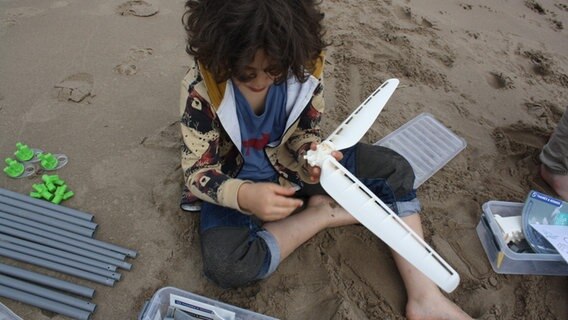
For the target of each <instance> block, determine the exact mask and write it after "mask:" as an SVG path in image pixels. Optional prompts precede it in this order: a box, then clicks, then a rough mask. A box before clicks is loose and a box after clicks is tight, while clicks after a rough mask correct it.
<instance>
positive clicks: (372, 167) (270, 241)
mask: <svg viewBox="0 0 568 320" xmlns="http://www.w3.org/2000/svg"><path fill="white" fill-rule="evenodd" d="M342 153H343V159H342V160H341V161H340V163H341V164H342V165H343V166H344V167H345V168H346V169H347V170H349V171H350V172H351V173H353V174H354V175H355V176H357V177H359V179H360V181H361V182H362V183H363V184H365V186H367V188H369V190H371V191H372V192H373V193H374V194H375V195H376V196H377V197H379V198H380V199H381V200H382V201H383V202H385V203H386V204H387V205H389V206H390V208H391V209H392V210H393V211H394V212H395V213H396V214H397V215H398V216H399V217H404V216H409V215H412V214H415V213H417V212H419V211H420V201H419V200H418V199H417V198H416V190H414V189H412V185H413V183H414V173H413V172H412V169H411V167H410V164H408V162H407V161H406V160H405V159H404V158H402V157H401V158H402V159H400V158H397V156H398V157H400V155H398V154H397V153H395V152H394V151H392V150H390V149H386V148H383V147H378V146H371V145H363V144H358V145H356V146H354V147H351V148H348V149H345V150H342ZM393 157H394V158H393ZM369 158H372V161H369ZM397 171H398V173H397ZM409 172H410V173H409ZM409 174H411V176H409ZM381 176H386V177H381ZM274 181H276V177H275V179H274ZM316 194H325V191H324V190H323V188H321V186H319V185H318V184H316V185H306V186H304V188H302V189H300V190H299V191H298V192H297V196H298V197H309V196H312V195H316ZM200 217H201V218H200V228H199V230H200V233H201V234H204V233H205V232H206V231H210V230H213V229H215V228H246V229H248V238H247V239H246V241H247V244H245V245H252V244H254V243H255V242H258V241H262V242H264V244H265V245H263V248H265V249H264V250H256V251H255V254H256V255H262V254H264V256H262V257H260V256H259V257H248V258H250V259H251V261H256V262H257V263H261V264H262V265H261V266H260V267H258V266H256V269H255V270H259V271H258V274H257V275H256V276H255V277H254V279H250V280H251V281H252V280H258V279H263V278H266V277H268V276H269V275H270V274H272V273H273V272H274V271H275V270H276V268H277V266H278V264H279V263H280V248H279V247H278V243H277V241H276V239H275V238H274V236H273V235H272V234H271V233H269V232H268V231H266V230H264V229H263V228H262V225H263V222H262V221H260V220H259V219H258V218H256V217H255V216H250V215H245V214H243V213H241V212H239V211H237V210H235V209H231V208H227V207H222V206H218V205H215V204H211V203H203V205H202V208H201V215H200ZM220 234H222V233H220ZM218 236H219V235H218ZM221 237H222V235H221ZM241 240H242V239H241ZM203 246H204V244H203V243H202V247H203ZM251 267H252V266H251Z"/></svg>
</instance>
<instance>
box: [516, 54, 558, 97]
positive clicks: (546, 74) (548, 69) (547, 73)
mask: <svg viewBox="0 0 568 320" xmlns="http://www.w3.org/2000/svg"><path fill="white" fill-rule="evenodd" d="M520 55H522V56H523V57H525V58H527V59H529V60H530V62H531V70H532V72H534V73H535V74H536V75H538V76H541V77H542V79H543V80H544V81H545V82H546V83H552V84H557V85H559V86H561V87H564V88H568V75H566V74H564V73H562V72H559V70H561V68H558V66H556V64H555V62H554V59H553V58H552V57H551V56H550V55H549V54H546V53H544V52H542V51H539V50H526V51H523V52H522V53H520Z"/></svg>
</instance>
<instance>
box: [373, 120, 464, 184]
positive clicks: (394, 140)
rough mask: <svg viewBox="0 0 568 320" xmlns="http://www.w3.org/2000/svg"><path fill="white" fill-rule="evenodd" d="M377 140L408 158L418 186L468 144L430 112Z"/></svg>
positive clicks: (381, 144) (377, 143) (379, 143)
mask: <svg viewBox="0 0 568 320" xmlns="http://www.w3.org/2000/svg"><path fill="white" fill-rule="evenodd" d="M375 144H376V145H380V146H383V147H387V148H389V149H393V150H394V151H396V152H398V153H400V154H401V155H402V156H403V157H404V158H405V159H406V160H408V162H409V163H410V165H411V166H412V169H414V175H415V176H416V179H415V180H414V188H415V189H416V188H418V187H419V186H420V185H421V184H422V183H424V182H425V181H426V180H428V179H429V178H430V177H431V176H433V175H434V173H436V172H437V171H438V170H440V169H441V168H442V167H444V166H445V165H446V164H447V163H448V162H449V161H450V160H452V158H454V157H455V156H456V155H457V154H458V153H460V151H462V150H463V149H465V147H466V145H467V143H466V141H465V140H464V139H463V138H461V137H458V136H457V135H456V134H455V133H453V132H452V131H451V130H450V129H448V128H446V127H445V126H444V125H443V124H442V123H440V122H439V121H438V120H436V119H435V118H434V116H433V115H431V114H429V113H422V114H420V115H418V116H417V117H415V118H414V119H412V120H410V121H408V122H407V123H405V124H404V125H402V126H401V127H400V128H398V129H396V130H395V131H393V132H391V133H389V134H388V135H387V136H386V137H384V138H382V139H381V140H379V141H378V142H376V143H375Z"/></svg>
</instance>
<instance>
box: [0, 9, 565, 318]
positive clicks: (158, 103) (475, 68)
mask: <svg viewBox="0 0 568 320" xmlns="http://www.w3.org/2000/svg"><path fill="white" fill-rule="evenodd" d="M148 2H150V3H151V4H153V5H154V6H155V7H156V8H158V9H159V12H158V13H157V14H155V15H153V16H149V17H136V16H128V15H124V16H123V15H120V14H118V13H117V7H118V6H119V5H120V4H121V3H123V2H121V1H111V0H93V1H79V0H65V1H54V0H43V1H39V0H2V1H0V137H1V139H0V151H1V155H2V158H5V157H8V156H10V155H11V154H12V153H13V152H14V151H15V150H14V149H15V144H16V142H18V141H21V142H24V143H26V144H28V145H30V146H33V147H36V148H41V149H43V150H45V151H48V152H52V153H64V154H66V155H67V156H68V157H69V159H70V162H69V164H68V165H67V166H66V167H64V168H63V169H61V170H59V171H58V172H57V173H58V174H59V175H60V176H61V177H62V178H63V179H65V180H66V181H67V182H68V184H69V187H70V188H71V189H72V190H73V191H74V192H75V194H76V195H75V197H74V198H72V199H71V200H69V201H67V202H66V203H65V205H66V206H69V207H72V208H76V209H79V210H81V211H85V212H89V213H92V214H94V215H95V222H97V223H98V224H99V228H98V231H97V232H96V235H95V237H96V238H97V239H100V240H104V241H107V242H111V243H115V244H119V245H122V246H125V247H129V248H132V249H135V250H138V252H139V256H138V257H137V258H136V259H131V260H129V262H132V263H133V265H134V267H133V269H132V270H131V271H124V272H123V279H122V280H121V281H119V282H117V284H116V285H115V286H114V287H112V288H110V287H105V286H102V285H98V284H93V283H92V282H89V281H82V280H78V279H77V278H74V277H62V278H64V279H67V280H71V281H74V282H77V283H81V284H85V285H90V286H93V287H94V288H95V289H96V292H97V293H96V296H95V298H94V299H93V302H94V303H96V304H97V305H98V309H97V311H96V312H95V314H94V317H93V319H135V318H136V317H137V315H138V312H139V311H140V309H141V308H142V305H143V303H144V301H145V300H147V299H149V298H150V297H151V296H152V294H153V293H154V292H155V291H156V290H158V289H159V288H161V287H164V286H174V287H178V288H181V289H184V290H188V291H192V292H195V293H198V294H201V295H205V296H208V297H211V298H214V299H219V300H221V301H224V302H228V303H231V304H234V305H237V306H239V307H243V308H249V309H251V310H254V311H256V312H260V313H266V314H269V315H272V316H274V317H278V318H282V319H403V318H404V305H405V300H406V296H405V291H404V288H403V285H402V281H401V279H400V277H399V276H398V272H397V270H396V268H395V265H394V262H393V259H392V257H391V254H390V253H389V250H388V247H387V246H385V245H384V244H383V243H382V242H381V241H380V240H378V239H377V238H376V237H374V236H372V235H371V234H370V233H369V232H368V231H366V230H365V229H364V228H363V227H361V226H352V227H346V228H338V229H334V230H329V231H325V232H321V233H320V234H318V235H317V236H316V237H315V238H313V239H312V240H310V241H309V242H308V243H307V244H305V245H304V246H303V247H301V248H300V249H299V250H298V251H297V252H295V253H294V254H292V255H291V256H290V257H289V258H288V259H287V260H286V261H285V262H284V263H283V264H282V265H281V266H280V267H279V269H278V271H277V272H276V273H275V274H274V275H273V276H272V277H271V278H269V279H268V280H265V281H262V282H260V283H257V284H254V285H251V286H249V287H246V288H242V289H238V290H222V289H219V288H217V287H215V286H214V285H213V284H212V283H210V282H208V281H207V279H206V278H205V277H204V276H203V275H202V272H201V268H202V262H201V258H200V250H199V241H198V240H199V239H198V235H197V232H196V227H197V225H198V218H197V216H196V215H191V214H187V213H184V212H182V211H181V210H179V209H178V200H179V194H180V190H181V170H180V167H179V159H178V154H179V151H178V144H179V135H178V124H177V123H176V122H177V121H178V112H179V111H178V95H179V82H180V79H181V78H182V76H183V75H184V72H185V70H186V66H187V64H188V62H189V60H188V59H189V58H188V57H187V55H186V53H185V51H184V46H185V44H184V33H183V29H182V25H181V22H180V19H181V13H182V11H183V1H180V0H176V1H166V0H152V1H148ZM323 8H324V11H325V13H326V23H327V27H328V28H327V30H328V33H327V36H328V39H329V40H331V41H332V42H333V44H332V46H331V47H330V48H329V52H328V60H327V64H326V73H325V75H326V94H327V95H326V102H327V106H328V108H327V113H326V115H325V117H324V119H325V120H324V121H323V128H324V130H325V132H326V133H330V132H331V131H332V130H333V129H334V128H335V127H336V126H337V125H338V124H339V123H340V122H341V121H342V120H343V119H344V118H345V117H346V116H347V115H348V114H349V113H350V112H351V110H353V109H354V108H355V107H356V106H358V105H359V103H360V102H361V101H363V100H364V99H365V98H366V96H367V95H368V94H369V93H371V92H372V91H373V90H374V89H375V88H376V87H377V86H378V85H380V83H382V82H383V81H384V80H386V79H388V78H393V77H395V78H399V79H400V81H401V85H400V87H399V89H398V90H397V91H396V92H395V94H394V96H393V98H392V99H391V101H390V102H389V104H388V105H387V107H386V108H385V110H384V111H383V112H382V113H381V115H380V117H379V119H378V120H377V122H376V124H375V125H374V126H373V127H372V128H371V129H370V130H369V132H368V134H367V135H366V136H365V138H364V140H365V141H367V142H375V141H377V140H379V139H380V138H381V137H383V136H385V135H386V134H388V133H390V132H392V131H393V130H395V129H396V128H398V127H399V126H401V125H402V124H404V123H405V122H407V121H409V120H411V119H412V118H414V117H415V116H417V115H419V114H420V113H422V112H428V113H431V114H433V115H434V116H435V118H436V119H438V120H440V121H441V122H442V123H443V124H445V125H446V126H447V127H449V128H451V129H452V130H453V131H454V132H455V133H456V134H458V135H459V136H461V137H463V138H464V139H465V140H466V141H467V144H468V145H467V148H466V149H465V150H464V151H462V152H461V153H460V154H459V155H458V156H457V157H456V158H454V159H453V160H452V161H451V162H450V163H449V164H447V165H446V166H445V167H444V168H443V169H442V170H441V171H439V172H438V173H437V174H436V175H434V176H433V177H432V178H430V179H429V180H428V181H427V182H426V183H425V184H424V185H423V186H421V187H420V188H419V189H418V195H419V197H420V199H421V200H422V202H423V207H424V210H423V213H422V219H423V221H424V228H425V234H426V239H427V241H428V242H429V243H431V244H432V246H433V247H434V248H435V249H436V250H438V252H439V253H440V254H441V255H442V256H443V257H444V258H445V259H446V260H447V261H448V262H449V263H450V264H451V265H452V266H454V268H455V269H456V270H457V271H458V272H459V273H460V276H461V279H462V282H461V284H460V286H459V287H458V289H457V290H455V291H454V292H453V293H451V294H449V297H450V299H452V300H453V301H455V302H456V303H457V304H458V305H460V306H462V307H463V309H464V310H465V311H467V312H468V313H469V314H471V315H472V316H474V317H479V318H484V319H566V318H567V317H568V304H567V303H566V301H568V289H567V288H568V281H567V278H566V277H548V276H516V275H500V274H496V273H495V272H494V271H493V270H492V268H491V266H490V264H489V262H488V260H487V257H486V255H485V253H484V251H483V248H482V247H481V244H480V242H479V239H478V237H477V234H476V232H475V227H476V225H477V223H478V222H479V218H480V215H481V206H482V205H483V204H484V203H485V202H487V201H490V200H503V201H516V202H522V201H523V200H524V197H525V195H526V194H527V192H528V191H529V190H530V188H531V187H530V184H529V177H530V176H532V175H533V173H534V172H535V168H536V165H537V155H538V152H539V149H540V147H541V146H542V145H543V144H544V143H545V142H546V139H547V137H548V135H549V134H550V133H551V132H552V130H553V128H554V126H555V124H556V122H557V121H558V119H559V118H560V115H561V113H562V111H563V110H564V109H565V107H566V105H567V104H568V57H567V54H568V31H567V30H566V28H567V25H568V6H567V5H566V3H565V2H563V1H559V0H551V1H544V0H536V1H511V0H509V1H507V0H498V1H489V0H481V1H473V0H460V1H454V0H446V1H441V0H433V1H418V0H407V1H404V0H374V1H371V0H344V1H339V0H324V2H323ZM64 80H67V82H63V81H64ZM69 81H71V82H69ZM62 82H63V83H62ZM69 84H71V85H72V86H76V87H77V89H76V91H74V92H73V93H72V94H71V95H70V94H69V93H70V92H69V91H65V90H64V91H60V92H57V90H61V88H59V89H58V88H55V86H59V87H66V86H67V87H68V86H69ZM58 96H59V99H58ZM66 98H69V99H71V100H68V101H61V100H66ZM81 99H82V100H81ZM73 100H81V101H80V102H75V101H73ZM39 181H40V179H39V177H34V178H32V179H20V180H14V179H9V178H7V177H6V176H5V175H1V176H0V187H2V188H6V189H10V190H13V191H17V192H21V193H28V192H29V191H31V186H32V184H34V183H38V182H39ZM0 259H1V260H2V262H5V261H6V259H4V258H0ZM7 263H10V264H17V263H15V262H14V261H12V260H9V261H7ZM18 265H19V264H18ZM32 269H33V270H41V269H39V268H32ZM50 274H53V275H56V274H55V273H50ZM58 276H59V275H58ZM0 300H1V301H2V303H5V304H6V305H7V306H8V307H10V308H12V309H13V310H14V311H15V312H16V313H18V314H19V315H21V316H22V317H23V318H24V319H63V318H64V317H61V316H55V315H54V314H52V313H49V312H45V311H44V312H42V311H40V310H39V309H37V308H32V307H28V306H26V305H23V304H20V303H17V302H13V301H10V300H7V299H4V298H0Z"/></svg>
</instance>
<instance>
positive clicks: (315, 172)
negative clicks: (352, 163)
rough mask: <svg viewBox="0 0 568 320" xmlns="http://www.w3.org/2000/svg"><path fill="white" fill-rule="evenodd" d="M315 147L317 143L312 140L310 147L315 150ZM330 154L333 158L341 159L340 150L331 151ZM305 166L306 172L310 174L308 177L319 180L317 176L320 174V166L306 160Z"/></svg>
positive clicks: (313, 180) (315, 180) (314, 180)
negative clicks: (312, 164)
mask: <svg viewBox="0 0 568 320" xmlns="http://www.w3.org/2000/svg"><path fill="white" fill-rule="evenodd" d="M316 148H317V143H315V142H312V144H311V145H310V149H311V150H314V151H315V150H316ZM331 156H332V157H334V158H335V160H337V161H340V160H341V159H343V153H341V151H337V150H336V151H333V152H332V153H331ZM306 167H307V170H308V173H309V174H310V178H311V180H312V182H319V177H320V175H321V168H320V167H318V166H313V167H312V166H311V165H310V164H309V163H307V162H306Z"/></svg>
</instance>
